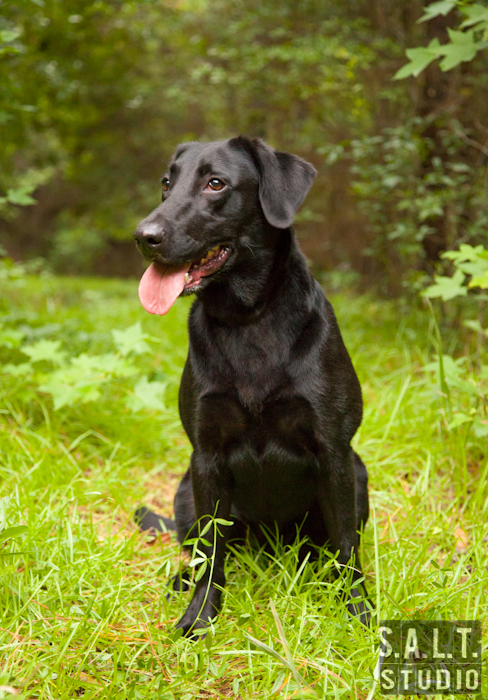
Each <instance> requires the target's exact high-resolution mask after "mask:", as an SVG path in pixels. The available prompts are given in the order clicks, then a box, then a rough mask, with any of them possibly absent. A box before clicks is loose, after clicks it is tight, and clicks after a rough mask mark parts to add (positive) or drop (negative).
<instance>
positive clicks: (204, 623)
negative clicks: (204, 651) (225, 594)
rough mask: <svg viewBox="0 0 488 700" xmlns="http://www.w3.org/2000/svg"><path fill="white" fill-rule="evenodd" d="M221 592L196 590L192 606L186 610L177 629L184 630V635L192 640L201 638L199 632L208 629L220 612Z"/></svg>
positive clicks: (202, 588) (214, 589)
mask: <svg viewBox="0 0 488 700" xmlns="http://www.w3.org/2000/svg"><path fill="white" fill-rule="evenodd" d="M220 602H221V592H220V591H219V590H218V589H216V588H214V587H213V586H211V587H210V589H209V590H208V589H207V588H206V587H203V586H202V587H201V588H200V589H198V590H196V591H195V593H194V595H193V598H192V600H191V602H190V605H189V606H188V608H187V609H186V612H185V614H184V615H183V617H182V618H181V620H180V621H179V622H178V624H177V625H176V629H182V630H183V635H184V636H185V637H189V638H190V639H195V638H197V637H200V636H201V633H197V634H196V631H197V630H202V629H205V628H206V627H208V625H209V624H210V622H211V620H213V619H214V618H215V617H216V615H217V614H218V612H219V610H220Z"/></svg>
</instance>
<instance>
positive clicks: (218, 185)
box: [207, 177, 225, 192]
mask: <svg viewBox="0 0 488 700" xmlns="http://www.w3.org/2000/svg"><path fill="white" fill-rule="evenodd" d="M207 187H208V188H209V189H211V190H214V191H216V192H218V191H219V190H223V189H224V187H225V182H222V180H219V178H218V177H213V178H212V179H211V180H209V182H208V185H207Z"/></svg>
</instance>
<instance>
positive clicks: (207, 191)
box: [135, 137, 370, 634]
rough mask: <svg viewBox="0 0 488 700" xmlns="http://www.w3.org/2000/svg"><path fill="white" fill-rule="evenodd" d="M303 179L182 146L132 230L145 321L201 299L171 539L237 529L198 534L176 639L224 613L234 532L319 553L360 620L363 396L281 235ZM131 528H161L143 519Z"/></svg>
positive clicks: (314, 290)
mask: <svg viewBox="0 0 488 700" xmlns="http://www.w3.org/2000/svg"><path fill="white" fill-rule="evenodd" d="M314 176H315V169H314V168H313V166H311V165H310V164H309V163H307V162H305V161H304V160H302V159H301V158H298V157H296V156H294V155H291V154H289V153H282V152H279V151H275V150H274V149H272V148H270V147H269V146H267V145H266V144H265V143H263V141H261V140H258V139H252V140H250V139H247V138H244V137H239V138H234V139H230V140H229V141H217V142H214V143H186V144H183V145H181V146H179V147H178V148H177V150H176V152H175V154H174V156H173V159H172V161H171V163H170V166H169V169H168V173H167V175H166V177H164V178H163V180H162V183H163V202H162V204H160V205H159V206H158V207H157V208H156V209H155V210H154V211H153V212H152V213H151V214H149V216H148V217H147V218H146V219H144V220H143V221H141V223H140V224H139V226H138V227H137V230H136V232H135V238H136V240H137V243H138V246H139V248H140V249H141V251H142V252H143V254H144V256H145V257H146V258H147V259H148V260H151V261H152V265H151V266H150V267H149V268H148V270H147V271H146V273H145V274H144V277H143V278H142V280H141V285H140V288H139V295H140V298H141V302H142V304H143V305H144V307H145V308H146V310H147V311H150V312H151V313H156V314H165V313H166V312H167V311H168V310H169V308H170V307H171V305H172V304H173V303H174V301H175V300H176V298H177V297H178V296H180V295H187V294H190V293H192V292H196V293H197V299H196V301H195V303H194V304H193V307H192V309H191V313H190V319H189V333H190V348H189V353H188V359H187V361H186V365H185V369H184V371H183V377H182V380H181V386H180V394H179V408H180V415H181V420H182V422H183V426H184V428H185V430H186V432H187V434H188V437H189V439H190V442H191V444H192V446H193V454H192V457H191V462H190V468H189V470H188V471H187V473H186V474H185V476H184V477H183V480H182V482H181V484H180V486H179V488H178V492H177V494H176V498H175V520H176V529H177V531H178V538H179V540H180V541H181V542H183V541H184V540H185V539H186V538H187V537H188V535H189V533H190V532H191V531H192V530H193V532H192V536H194V535H196V534H197V533H198V526H196V523H197V521H198V522H199V526H200V528H201V527H202V526H203V524H205V522H207V521H208V517H209V516H214V515H215V516H217V517H219V518H225V519H229V518H231V519H232V520H233V525H232V526H219V527H218V528H217V529H216V528H215V527H214V525H212V526H211V527H210V529H209V530H208V531H207V532H206V534H205V539H206V540H207V541H208V542H209V543H210V546H201V547H200V548H201V549H203V550H204V551H205V553H206V554H207V556H209V557H210V556H212V554H213V555H214V565H213V573H212V575H210V567H207V569H206V571H205V574H204V575H203V576H202V578H200V580H199V581H198V582H197V584H196V587H195V591H194V594H193V598H192V600H191V602H190V605H189V606H188V609H187V611H186V613H185V614H184V615H183V617H182V619H181V620H180V621H179V623H178V627H181V628H182V629H183V631H184V633H185V634H188V633H190V634H191V632H192V630H194V629H196V628H198V627H204V626H205V625H207V624H208V621H209V620H210V619H212V618H213V617H215V615H216V614H217V612H218V611H219V609H220V607H221V589H222V587H223V586H224V584H225V576H224V558H225V548H226V542H227V541H228V540H229V539H230V538H232V539H234V538H235V537H236V536H239V535H242V533H243V530H244V529H245V528H248V529H250V530H251V531H252V532H253V533H254V534H255V535H256V537H257V538H258V541H259V540H260V539H261V541H262V530H261V527H262V526H263V525H264V526H267V527H268V528H270V529H271V530H275V529H276V527H277V528H278V531H279V533H280V535H281V536H282V537H283V539H284V541H285V542H289V541H292V540H293V539H294V538H295V536H296V533H297V528H299V527H300V526H301V530H300V532H301V534H302V535H306V536H308V538H309V539H310V540H311V542H312V543H313V544H314V545H318V546H323V545H325V544H326V543H328V546H329V548H330V550H331V551H332V552H333V553H338V559H337V561H338V563H339V564H340V565H342V566H343V567H344V568H345V569H346V570H349V572H350V573H351V572H352V573H351V578H352V581H353V583H352V587H351V593H350V595H351V602H350V603H349V606H348V607H349V610H350V612H351V613H353V614H355V615H359V616H360V619H361V621H362V622H363V623H365V624H367V623H368V621H369V616H370V612H369V608H370V603H369V601H368V599H367V594H366V590H365V588H364V583H363V574H362V571H361V565H360V562H359V556H358V545H359V535H358V530H360V529H361V528H362V526H363V525H364V524H365V523H366V520H367V518H368V493H367V479H368V477H367V472H366V467H365V466H364V464H363V462H362V461H361V459H360V458H359V457H358V455H357V454H356V453H355V452H354V451H353V450H352V448H351V446H350V441H351V438H352V437H353V435H354V433H355V432H356V430H357V428H358V426H359V424H360V422H361V417H362V399H361V389H360V386H359V382H358V379H357V377H356V373H355V371H354V369H353V366H352V363H351V360H350V358H349V355H348V353H347V350H346V348H345V346H344V343H343V340H342V337H341V334H340V331H339V327H338V325H337V321H336V318H335V316H334V312H333V310H332V307H331V305H330V303H329V302H328V301H327V300H326V299H325V297H324V294H323V292H322V289H321V288H320V286H319V284H318V282H317V281H316V280H315V279H314V278H313V277H312V275H311V274H310V272H309V270H308V269H307V265H306V263H305V259H304V257H303V254H302V253H301V252H300V250H299V248H298V244H297V242H296V240H295V236H294V233H293V230H292V228H291V225H292V223H293V216H294V213H295V211H296V209H297V208H298V207H299V206H300V204H301V203H302V202H303V200H304V198H305V196H306V194H307V192H308V190H309V189H310V186H311V184H312V181H313V179H314ZM138 518H139V522H140V525H141V527H142V528H144V529H147V528H150V527H155V528H157V529H161V526H160V522H159V521H160V516H156V515H155V514H154V513H150V512H149V511H147V509H141V510H140V511H139V513H138ZM167 524H168V525H169V526H170V527H171V524H172V523H171V521H170V522H169V523H168V522H167ZM173 527H174V526H173ZM360 589H362V590H360Z"/></svg>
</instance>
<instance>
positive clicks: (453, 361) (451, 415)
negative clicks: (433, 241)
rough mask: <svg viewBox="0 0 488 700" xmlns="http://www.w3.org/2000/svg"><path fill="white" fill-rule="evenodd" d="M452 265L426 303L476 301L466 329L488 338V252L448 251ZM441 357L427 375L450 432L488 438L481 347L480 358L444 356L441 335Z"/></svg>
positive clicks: (486, 372) (487, 372)
mask: <svg viewBox="0 0 488 700" xmlns="http://www.w3.org/2000/svg"><path fill="white" fill-rule="evenodd" d="M442 257H443V258H444V259H446V260H451V261H452V263H453V268H454V270H453V273H452V274H451V275H450V276H447V275H446V276H444V275H442V276H441V275H436V276H435V283H434V284H432V285H430V286H429V287H427V289H426V290H425V291H424V292H423V295H424V296H425V297H426V298H427V299H441V300H442V301H444V302H451V301H452V300H453V299H455V298H457V297H463V298H466V297H468V295H469V296H471V297H474V298H475V300H476V301H477V303H478V311H479V313H478V318H474V319H468V320H465V321H464V325H465V326H466V327H467V328H468V329H470V330H471V331H473V332H474V333H476V334H477V336H478V339H482V340H486V338H488V326H487V324H485V321H484V313H483V312H484V304H485V302H486V300H487V299H488V295H487V294H484V293H482V292H481V291H480V290H484V289H488V250H486V249H485V248H483V246H481V245H478V246H476V247H473V246H470V245H467V244H463V245H461V246H460V249H459V250H453V251H447V252H446V253H444V254H443V256H442ZM438 339H439V347H438V354H437V357H436V359H435V361H434V362H431V363H429V364H427V365H426V366H425V367H424V369H425V371H426V372H433V373H434V374H435V376H436V379H437V383H438V386H439V390H440V393H441V395H442V397H443V400H444V408H445V419H446V423H447V428H448V429H449V430H454V429H457V428H459V427H460V426H464V427H465V428H468V430H467V431H465V433H464V435H465V437H464V440H465V441H466V440H467V439H468V436H469V430H472V431H473V433H474V435H475V436H476V437H477V438H486V436H487V435H488V405H487V396H488V357H487V356H486V352H485V351H484V350H483V345H482V343H478V358H477V362H476V363H472V362H471V360H470V358H469V357H467V356H462V357H458V358H454V357H453V356H451V355H449V354H444V353H442V350H441V347H440V346H441V342H440V334H439V336H438Z"/></svg>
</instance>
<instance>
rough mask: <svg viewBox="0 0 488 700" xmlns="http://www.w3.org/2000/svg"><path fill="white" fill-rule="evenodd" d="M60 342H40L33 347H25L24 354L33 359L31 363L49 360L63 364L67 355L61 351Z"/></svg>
mask: <svg viewBox="0 0 488 700" xmlns="http://www.w3.org/2000/svg"><path fill="white" fill-rule="evenodd" d="M60 345H61V341H60V340H39V341H38V342H37V343H34V344H33V345H28V346H24V347H23V348H22V352H23V353H24V355H28V356H29V357H30V358H31V362H41V361H43V360H47V361H50V362H53V363H55V364H61V362H62V361H63V360H64V358H65V357H66V353H65V352H64V351H63V350H60V349H59V347H60Z"/></svg>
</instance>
